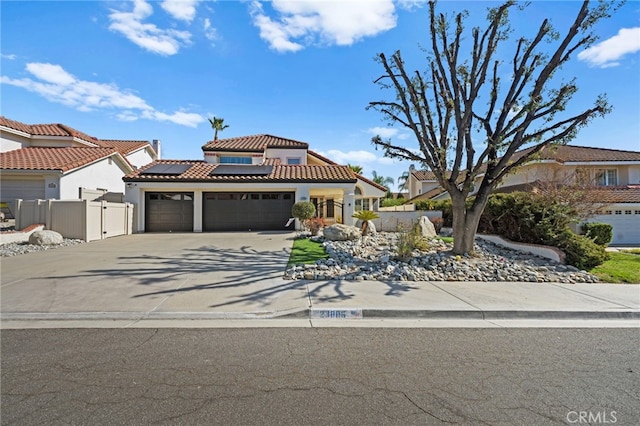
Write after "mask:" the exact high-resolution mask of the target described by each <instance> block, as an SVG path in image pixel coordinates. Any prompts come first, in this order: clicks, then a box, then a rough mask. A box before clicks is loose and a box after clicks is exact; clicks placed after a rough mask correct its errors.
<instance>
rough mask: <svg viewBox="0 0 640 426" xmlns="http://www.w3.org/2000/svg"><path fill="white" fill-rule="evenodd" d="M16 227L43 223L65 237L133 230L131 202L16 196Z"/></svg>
mask: <svg viewBox="0 0 640 426" xmlns="http://www.w3.org/2000/svg"><path fill="white" fill-rule="evenodd" d="M15 219H16V229H17V230H21V229H24V228H26V227H27V226H30V225H34V224H43V225H45V229H50V230H52V231H56V232H59V233H60V234H62V236H63V237H65V238H77V239H80V240H84V241H87V242H88V241H95V240H102V239H105V238H109V237H116V236H118V235H129V234H131V233H133V204H131V203H110V202H107V201H89V200H16V212H15Z"/></svg>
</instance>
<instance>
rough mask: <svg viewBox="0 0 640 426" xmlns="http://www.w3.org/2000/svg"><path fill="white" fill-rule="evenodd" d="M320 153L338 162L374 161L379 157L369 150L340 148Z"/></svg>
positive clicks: (360, 162) (357, 162) (362, 162)
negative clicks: (345, 149)
mask: <svg viewBox="0 0 640 426" xmlns="http://www.w3.org/2000/svg"><path fill="white" fill-rule="evenodd" d="M319 154H320V155H322V156H324V157H327V158H330V159H331V160H333V161H335V162H336V163H338V164H347V163H349V164H358V165H360V164H364V163H373V162H375V161H376V160H377V159H378V157H377V156H376V155H375V154H373V153H371V152H369V151H364V150H360V151H347V152H345V151H340V150H338V149H330V150H328V151H326V152H324V153H323V152H320V153H319Z"/></svg>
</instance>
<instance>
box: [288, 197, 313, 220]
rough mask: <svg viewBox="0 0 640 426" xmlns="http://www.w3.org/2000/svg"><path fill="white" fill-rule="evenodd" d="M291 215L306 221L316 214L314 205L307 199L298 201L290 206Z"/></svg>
mask: <svg viewBox="0 0 640 426" xmlns="http://www.w3.org/2000/svg"><path fill="white" fill-rule="evenodd" d="M291 215H292V216H293V217H295V218H296V219H298V220H301V221H306V220H308V219H311V218H312V217H314V216H315V215H316V206H314V205H313V203H310V202H309V201H298V202H297V203H295V204H294V205H293V207H291Z"/></svg>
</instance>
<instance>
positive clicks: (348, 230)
mask: <svg viewBox="0 0 640 426" xmlns="http://www.w3.org/2000/svg"><path fill="white" fill-rule="evenodd" d="M322 232H323V234H324V237H325V238H326V239H327V240H331V241H347V240H356V239H358V238H360V236H361V232H360V228H356V227H355V226H349V225H343V224H341V223H336V224H335V225H331V226H327V227H325V228H324V229H323V230H322Z"/></svg>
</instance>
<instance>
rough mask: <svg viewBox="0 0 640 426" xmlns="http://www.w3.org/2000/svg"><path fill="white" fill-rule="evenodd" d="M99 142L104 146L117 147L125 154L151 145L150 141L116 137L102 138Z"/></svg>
mask: <svg viewBox="0 0 640 426" xmlns="http://www.w3.org/2000/svg"><path fill="white" fill-rule="evenodd" d="M97 143H98V145H100V146H102V147H108V148H115V149H117V150H118V151H119V152H121V153H122V154H124V155H127V154H130V153H132V152H133V151H137V150H138V149H140V148H144V147H146V146H151V144H150V143H149V141H127V140H116V139H100V140H98V142H97Z"/></svg>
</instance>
